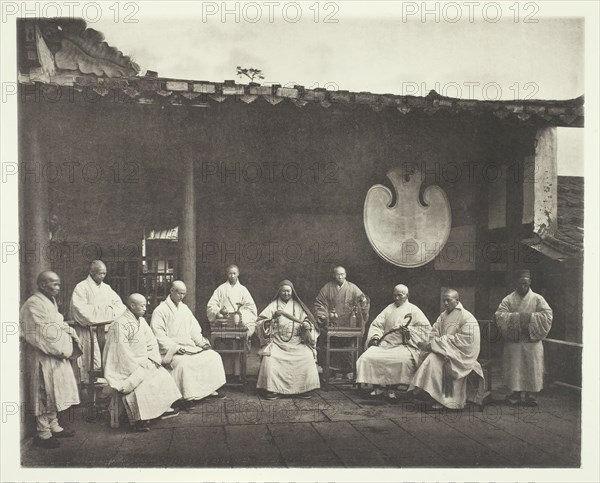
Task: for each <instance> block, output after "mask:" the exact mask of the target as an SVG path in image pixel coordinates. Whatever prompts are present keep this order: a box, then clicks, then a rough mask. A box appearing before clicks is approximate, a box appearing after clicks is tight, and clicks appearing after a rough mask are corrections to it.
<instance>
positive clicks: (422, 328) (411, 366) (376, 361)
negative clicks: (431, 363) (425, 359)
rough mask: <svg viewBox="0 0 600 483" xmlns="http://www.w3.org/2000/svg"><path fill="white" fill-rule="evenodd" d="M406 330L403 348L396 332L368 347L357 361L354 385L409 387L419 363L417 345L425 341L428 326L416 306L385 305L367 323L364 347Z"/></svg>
mask: <svg viewBox="0 0 600 483" xmlns="http://www.w3.org/2000/svg"><path fill="white" fill-rule="evenodd" d="M407 324H408V326H407V329H408V330H409V332H410V340H409V341H408V342H407V343H406V344H403V340H402V335H401V334H400V332H393V333H390V334H389V335H387V336H386V337H385V338H384V340H383V341H382V342H381V344H380V345H379V346H371V347H369V348H368V349H367V350H366V351H365V352H364V353H363V354H362V355H361V356H360V357H359V359H358V362H357V365H356V367H357V371H356V372H357V378H356V382H359V383H367V384H379V385H384V386H386V385H396V384H406V385H408V384H410V381H411V380H412V377H413V375H414V373H415V371H416V369H417V364H418V362H419V356H420V353H421V351H420V349H419V348H418V347H417V343H418V342H425V341H427V340H428V339H429V333H430V332H431V324H430V323H429V321H428V320H427V317H425V314H423V312H422V311H421V309H419V308H418V307H417V306H416V305H413V304H411V303H410V302H408V301H407V302H405V303H403V304H402V305H400V306H399V307H397V306H396V304H390V305H388V306H387V307H386V308H385V309H384V310H383V311H382V312H381V313H380V314H379V315H378V316H377V317H376V318H375V319H374V320H373V322H372V323H371V326H370V327H369V333H368V336H367V344H368V341H370V340H371V339H372V338H373V337H378V338H380V337H381V336H382V335H383V334H385V333H386V332H388V331H390V330H393V329H396V328H398V327H400V326H406V325H407Z"/></svg>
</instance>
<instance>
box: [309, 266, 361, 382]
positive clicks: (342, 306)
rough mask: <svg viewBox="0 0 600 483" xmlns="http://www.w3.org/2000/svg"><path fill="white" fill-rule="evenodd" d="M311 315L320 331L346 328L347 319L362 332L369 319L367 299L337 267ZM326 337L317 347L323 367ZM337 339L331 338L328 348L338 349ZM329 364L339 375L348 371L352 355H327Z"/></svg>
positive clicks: (342, 270)
mask: <svg viewBox="0 0 600 483" xmlns="http://www.w3.org/2000/svg"><path fill="white" fill-rule="evenodd" d="M314 312H315V317H316V318H317V321H318V322H319V326H320V327H321V330H323V331H324V332H326V331H327V326H328V325H337V326H339V327H350V326H351V318H352V319H354V318H355V320H356V327H357V328H362V329H364V327H365V324H366V322H367V320H368V319H369V299H368V298H367V296H366V295H365V294H364V293H363V292H362V290H361V289H359V288H358V287H357V286H356V285H355V284H353V283H352V282H349V281H348V280H346V269H345V268H344V267H341V266H338V267H335V268H334V269H333V280H332V281H330V282H327V283H326V284H325V285H324V286H323V288H322V289H321V291H320V292H319V295H317V299H316V300H315V303H314ZM326 339H327V338H326V337H322V338H321V343H320V344H319V346H320V347H319V354H320V356H319V359H321V364H324V363H325V361H324V360H323V355H322V354H323V353H324V351H325V346H324V344H325V343H326ZM341 344H342V341H341V340H338V339H336V338H333V339H331V345H332V347H340V345H341ZM331 360H332V364H334V365H335V366H336V367H334V369H337V370H339V371H342V372H351V371H353V370H354V369H353V368H352V356H351V355H350V354H347V355H346V357H342V354H336V353H333V354H332V355H331Z"/></svg>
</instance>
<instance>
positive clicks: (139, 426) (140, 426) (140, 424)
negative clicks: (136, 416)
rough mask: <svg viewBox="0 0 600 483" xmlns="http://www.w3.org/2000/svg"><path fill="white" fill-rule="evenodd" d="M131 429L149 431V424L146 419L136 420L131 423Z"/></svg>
mask: <svg viewBox="0 0 600 483" xmlns="http://www.w3.org/2000/svg"><path fill="white" fill-rule="evenodd" d="M131 430H132V431H135V432H136V433H147V432H148V431H150V425H149V423H148V421H136V422H135V423H133V424H132V425H131Z"/></svg>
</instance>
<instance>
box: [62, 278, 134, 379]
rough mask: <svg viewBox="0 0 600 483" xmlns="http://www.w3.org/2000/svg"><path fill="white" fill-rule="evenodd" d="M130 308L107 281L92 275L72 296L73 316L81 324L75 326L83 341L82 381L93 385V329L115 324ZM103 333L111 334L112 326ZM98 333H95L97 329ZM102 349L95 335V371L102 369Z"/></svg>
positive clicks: (79, 363) (80, 365)
mask: <svg viewBox="0 0 600 483" xmlns="http://www.w3.org/2000/svg"><path fill="white" fill-rule="evenodd" d="M126 309H127V307H125V304H123V302H122V301H121V297H119V295H118V294H117V293H116V292H115V291H114V290H113V289H112V288H110V285H107V284H105V283H104V282H102V283H100V285H98V284H96V282H94V280H93V279H92V276H91V275H88V277H87V278H86V279H85V280H83V281H82V282H79V283H78V284H77V285H76V286H75V290H74V291H73V296H72V297H71V307H70V312H71V317H72V319H73V320H74V321H75V322H77V324H78V325H76V326H75V330H76V331H77V335H78V336H79V339H80V340H81V344H82V348H83V355H82V356H81V357H80V358H79V359H78V360H77V361H78V365H79V371H80V380H81V381H82V382H84V383H88V382H89V371H90V369H91V368H90V365H91V364H90V359H91V339H90V330H89V327H90V326H93V325H94V324H97V323H99V322H107V321H110V322H112V321H114V320H115V319H117V318H118V317H120V316H121V315H123V313H124V312H125V310H126ZM100 330H104V331H105V332H106V331H108V325H107V326H104V327H102V328H101V329H100ZM94 332H95V330H94ZM101 357H102V354H101V353H100V346H99V345H98V338H97V336H96V334H95V333H94V369H100V360H101Z"/></svg>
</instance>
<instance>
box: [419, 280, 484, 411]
mask: <svg viewBox="0 0 600 483" xmlns="http://www.w3.org/2000/svg"><path fill="white" fill-rule="evenodd" d="M443 302H444V307H445V308H446V310H445V311H444V312H442V313H441V315H440V316H439V317H438V319H437V321H436V322H435V324H433V330H432V333H431V336H430V339H429V341H428V342H420V343H419V344H418V346H419V348H420V349H421V350H423V351H424V353H423V354H422V355H421V361H422V362H421V364H420V365H419V368H418V369H417V372H416V373H415V376H414V378H413V380H412V382H411V384H410V387H409V388H408V389H409V391H410V390H415V393H418V392H419V390H423V391H425V392H427V393H428V394H429V395H430V396H431V397H432V398H433V399H434V400H435V401H437V402H436V403H435V404H434V405H433V408H434V409H441V408H442V407H447V408H450V409H462V408H464V407H465V403H466V401H467V400H470V401H474V402H477V403H481V396H482V394H481V391H482V388H483V371H482V369H481V366H480V365H479V362H477V357H478V356H479V324H478V323H477V320H476V319H475V317H473V315H472V314H471V313H470V312H468V311H467V310H466V309H465V308H464V307H463V306H462V304H461V303H460V300H459V295H458V292H457V291H456V290H452V289H449V290H447V291H446V292H445V293H444V297H443Z"/></svg>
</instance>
